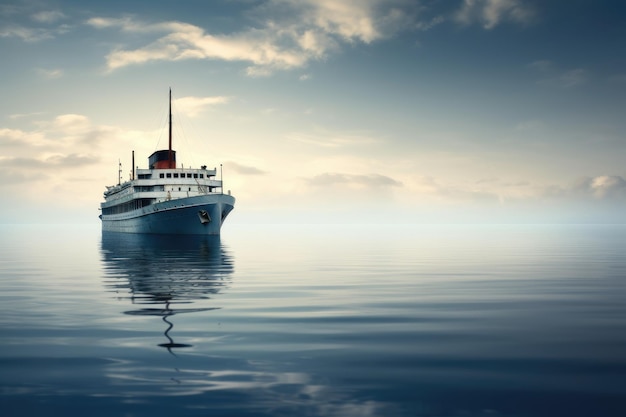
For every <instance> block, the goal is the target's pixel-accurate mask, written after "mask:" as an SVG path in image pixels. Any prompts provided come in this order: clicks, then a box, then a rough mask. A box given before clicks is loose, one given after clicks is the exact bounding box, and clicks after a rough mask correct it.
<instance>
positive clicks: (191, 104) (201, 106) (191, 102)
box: [174, 96, 230, 117]
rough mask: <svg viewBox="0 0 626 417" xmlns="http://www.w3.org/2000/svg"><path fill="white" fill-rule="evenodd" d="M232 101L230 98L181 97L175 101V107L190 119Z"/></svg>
mask: <svg viewBox="0 0 626 417" xmlns="http://www.w3.org/2000/svg"><path fill="white" fill-rule="evenodd" d="M229 100H230V98H229V97H224V96H213V97H193V96H190V97H181V98H179V99H176V100H174V105H175V106H176V108H177V109H178V110H180V111H181V112H183V113H185V114H186V115H187V116H189V117H196V116H197V115H199V114H200V113H201V112H203V111H205V110H206V109H207V107H209V106H214V105H217V104H223V103H227V102H228V101H229Z"/></svg>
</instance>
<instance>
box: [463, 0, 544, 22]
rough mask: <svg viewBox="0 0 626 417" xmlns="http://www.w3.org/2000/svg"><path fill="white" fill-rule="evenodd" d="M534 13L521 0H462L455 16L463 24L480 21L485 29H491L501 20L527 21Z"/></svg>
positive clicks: (530, 19)
mask: <svg viewBox="0 0 626 417" xmlns="http://www.w3.org/2000/svg"><path fill="white" fill-rule="evenodd" d="M534 15H535V13H534V11H533V9H532V8H530V6H528V5H527V4H526V3H525V2H524V1H523V0H464V1H463V6H462V7H461V9H460V10H459V11H458V12H457V13H456V16H455V18H456V20H457V21H458V22H460V23H462V24H465V25H470V24H474V23H480V24H482V26H483V28H485V29H493V28H494V27H496V26H497V25H499V24H500V23H502V22H503V21H512V22H515V23H522V24H526V23H529V22H530V21H532V19H533V18H534Z"/></svg>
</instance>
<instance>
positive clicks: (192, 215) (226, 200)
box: [100, 194, 235, 235]
mask: <svg viewBox="0 0 626 417" xmlns="http://www.w3.org/2000/svg"><path fill="white" fill-rule="evenodd" d="M234 205H235V198H234V197H232V196H230V195H228V194H207V195H199V196H194V197H187V198H178V199H172V200H169V201H162V202H159V203H155V204H151V205H149V206H146V207H142V208H139V209H136V210H132V211H129V212H126V213H121V214H111V215H101V216H100V218H101V220H102V230H103V231H105V232H122V233H153V234H176V235H219V234H220V229H221V227H222V223H223V222H224V220H225V219H226V216H227V215H228V213H230V211H231V210H232V209H233V207H234Z"/></svg>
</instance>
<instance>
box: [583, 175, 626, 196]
mask: <svg viewBox="0 0 626 417" xmlns="http://www.w3.org/2000/svg"><path fill="white" fill-rule="evenodd" d="M573 191H575V192H577V193H581V194H582V195H583V196H591V197H593V198H595V199H600V200H603V199H609V198H626V180H624V178H622V177H621V176H618V175H599V176H596V177H586V178H582V179H580V180H579V181H578V182H577V183H576V184H575V185H574V187H573Z"/></svg>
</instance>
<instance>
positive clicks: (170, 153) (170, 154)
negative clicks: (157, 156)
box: [168, 88, 176, 168]
mask: <svg viewBox="0 0 626 417" xmlns="http://www.w3.org/2000/svg"><path fill="white" fill-rule="evenodd" d="M169 113H170V118H169V138H170V141H169V153H168V161H169V162H168V166H169V168H176V167H175V166H172V162H173V161H172V89H171V88H170V111H169Z"/></svg>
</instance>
